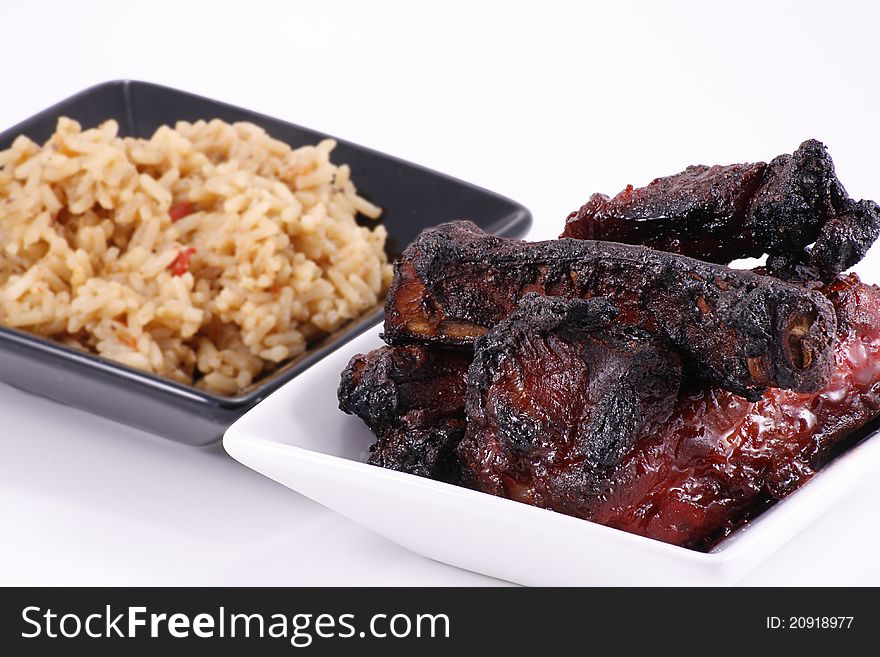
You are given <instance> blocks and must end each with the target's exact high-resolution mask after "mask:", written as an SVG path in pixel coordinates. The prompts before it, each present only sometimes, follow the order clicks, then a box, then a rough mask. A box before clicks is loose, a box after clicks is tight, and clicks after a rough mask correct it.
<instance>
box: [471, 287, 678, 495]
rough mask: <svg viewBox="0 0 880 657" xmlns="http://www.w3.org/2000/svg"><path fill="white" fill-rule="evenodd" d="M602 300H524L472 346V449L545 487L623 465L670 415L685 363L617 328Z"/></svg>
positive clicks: (647, 339)
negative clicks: (492, 454) (482, 447)
mask: <svg viewBox="0 0 880 657" xmlns="http://www.w3.org/2000/svg"><path fill="white" fill-rule="evenodd" d="M614 314H615V313H614V311H613V308H612V306H611V305H610V304H609V303H608V302H607V301H605V300H604V299H592V300H590V301H585V300H582V299H571V300H568V299H560V298H553V297H543V296H538V295H536V294H528V295H526V296H525V297H524V298H523V299H522V300H521V301H520V302H519V305H518V306H517V309H516V310H514V311H513V313H511V315H510V316H509V317H508V318H507V319H505V320H503V321H502V322H500V323H499V324H498V325H497V326H495V328H493V329H492V330H491V331H489V333H488V334H486V335H485V336H483V337H481V338H479V339H478V340H477V341H476V343H475V345H474V362H473V364H472V365H471V367H470V370H469V372H468V388H467V397H466V405H465V408H466V413H467V421H468V428H467V434H468V436H469V438H468V440H469V441H470V442H472V443H479V444H489V443H491V444H493V445H495V446H497V447H498V449H499V450H500V451H499V452H498V453H497V454H496V459H497V460H498V462H501V461H504V462H505V466H504V467H505V468H508V469H510V470H511V471H516V472H518V473H520V477H521V479H530V478H531V479H538V478H541V477H545V476H547V475H548V473H552V472H554V471H557V470H559V469H560V468H562V469H567V468H573V467H577V468H578V469H580V470H582V471H584V472H593V473H599V472H602V471H603V470H604V469H605V468H608V467H611V466H614V465H617V463H618V462H619V461H620V459H621V458H622V457H623V456H624V455H625V454H626V453H627V452H628V451H629V450H630V448H631V447H632V445H633V443H634V442H635V439H636V436H637V435H638V434H639V432H641V431H643V430H644V429H645V428H646V427H655V428H656V427H658V426H659V425H660V423H662V422H663V421H664V420H665V419H666V418H667V417H668V416H669V413H670V412H671V410H672V406H673V404H674V403H675V401H676V399H677V397H678V388H679V385H680V383H681V360H680V359H679V357H678V355H677V354H675V353H674V352H672V351H670V350H669V349H668V347H667V346H666V345H665V344H664V343H663V342H662V341H660V340H658V339H657V338H654V337H651V336H649V335H647V334H645V333H644V332H642V331H639V330H638V329H633V328H627V327H619V326H615V325H613V324H612V323H611V320H612V319H613V317H614Z"/></svg>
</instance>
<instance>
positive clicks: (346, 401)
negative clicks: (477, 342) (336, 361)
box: [338, 345, 470, 483]
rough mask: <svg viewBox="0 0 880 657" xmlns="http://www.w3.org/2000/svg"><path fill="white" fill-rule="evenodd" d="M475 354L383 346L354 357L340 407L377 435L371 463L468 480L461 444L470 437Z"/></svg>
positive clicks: (454, 480)
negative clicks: (467, 411) (469, 379)
mask: <svg viewBox="0 0 880 657" xmlns="http://www.w3.org/2000/svg"><path fill="white" fill-rule="evenodd" d="M469 365H470V356H469V355H467V354H463V353H459V352H456V351H450V350H447V349H443V348H440V347H431V346H427V345H409V346H404V347H382V348H380V349H376V350H374V351H371V352H370V353H369V354H359V355H357V356H354V357H353V358H352V359H351V361H350V362H349V364H348V366H347V367H346V368H345V370H344V371H343V373H342V377H341V381H340V384H339V390H338V397H339V408H340V409H342V410H343V411H345V412H346V413H349V414H353V415H357V416H358V417H360V418H361V419H362V420H363V421H364V422H365V423H366V424H367V426H368V427H370V429H372V430H373V432H374V433H375V434H376V437H377V442H376V444H375V445H374V446H373V447H372V448H371V454H370V459H369V462H370V463H372V464H374V465H379V466H381V467H385V468H390V469H392V470H400V471H401V472H409V473H411V474H417V475H420V476H423V477H430V478H432V479H437V480H440V481H447V482H450V483H463V480H462V470H461V466H460V464H459V461H458V458H457V456H456V455H455V448H456V446H457V445H458V443H459V441H460V440H461V438H462V436H463V435H464V425H465V419H464V394H465V386H466V374H467V369H468V366H469Z"/></svg>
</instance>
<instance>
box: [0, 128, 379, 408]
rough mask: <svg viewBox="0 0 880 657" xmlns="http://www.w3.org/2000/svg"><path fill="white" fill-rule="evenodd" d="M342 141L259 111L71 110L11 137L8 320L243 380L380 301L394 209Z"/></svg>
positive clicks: (3, 269) (211, 382)
mask: <svg viewBox="0 0 880 657" xmlns="http://www.w3.org/2000/svg"><path fill="white" fill-rule="evenodd" d="M334 146H335V143H334V142H333V141H332V140H329V139H328V140H324V141H322V142H320V143H319V144H317V145H315V146H304V147H301V148H297V149H292V148H291V147H290V146H288V145H287V144H285V143H283V142H280V141H277V140H275V139H272V138H271V137H270V136H269V135H267V134H266V133H265V131H263V130H262V129H261V128H259V127H257V126H255V125H253V124H250V123H235V124H231V125H230V124H228V123H224V122H223V121H220V120H217V119H215V120H212V121H208V122H205V121H196V122H195V123H187V122H184V121H181V122H178V123H177V125H176V126H175V127H174V128H171V127H168V126H162V127H160V128H159V129H158V130H156V132H155V134H154V135H153V136H152V137H151V138H150V139H133V138H128V137H120V136H119V135H118V125H117V124H116V122H115V121H107V122H105V123H103V124H102V125H100V126H99V127H97V128H94V129H89V130H85V131H83V130H82V129H81V128H80V125H79V124H78V123H76V122H75V121H72V120H70V119H67V118H61V119H59V121H58V126H57V130H56V132H55V134H53V135H52V137H51V138H50V139H49V140H48V141H47V142H46V144H44V145H43V146H42V147H41V146H39V145H38V144H36V143H34V142H33V141H31V140H30V139H28V138H27V137H25V136H21V137H18V138H17V139H16V140H15V142H14V143H13V145H12V147H11V148H9V149H8V150H5V151H2V152H0V244H2V249H0V324H3V325H5V326H9V327H13V328H16V329H20V330H24V331H29V332H31V333H35V334H38V335H41V336H44V337H48V338H52V339H54V340H57V341H59V342H62V343H64V344H66V345H68V346H70V347H74V348H76V349H82V350H85V351H89V352H92V353H96V354H99V355H101V356H103V357H105V358H109V359H111V360H114V361H116V362H119V363H123V364H125V365H129V366H132V367H136V368H139V369H143V370H147V371H149V372H153V373H155V374H159V375H163V376H167V377H170V378H172V379H174V380H176V381H180V382H182V383H187V384H195V385H197V386H199V387H201V388H205V389H207V390H210V391H212V392H217V393H221V394H235V393H236V392H238V391H240V390H241V389H242V388H245V387H247V386H248V385H249V384H250V383H251V382H252V381H254V380H255V379H257V378H258V377H259V376H260V374H261V373H263V372H264V371H265V370H267V369H268V368H271V367H273V366H275V365H276V364H278V363H280V362H282V361H285V360H287V359H289V358H292V357H294V356H297V355H298V354H301V353H302V352H303V351H305V349H306V348H307V345H308V344H309V343H310V342H311V341H313V340H315V339H316V338H319V337H320V336H322V335H325V334H327V333H329V332H331V331H333V330H335V329H337V328H338V327H340V326H341V325H342V324H344V323H345V322H346V321H348V320H350V319H352V318H354V317H357V316H358V315H360V314H362V313H363V312H364V311H365V310H367V309H369V308H370V307H372V306H374V305H375V304H377V303H378V302H379V299H380V297H381V295H382V294H383V293H384V291H385V290H386V288H387V286H388V283H389V281H390V279H391V268H390V265H389V264H388V262H387V259H386V256H385V250H384V247H385V239H386V232H385V229H384V227H382V226H381V225H375V227H374V228H372V229H370V228H367V227H364V226H360V225H358V223H357V222H356V221H355V217H356V215H358V214H361V215H364V216H365V217H368V218H369V219H377V218H378V217H379V215H380V213H381V210H380V209H379V208H378V207H376V206H375V205H373V204H372V203H370V202H368V201H367V200H365V199H364V198H361V197H360V196H358V194H357V191H356V189H355V187H354V184H353V182H352V180H351V178H350V176H351V171H350V169H349V167H348V166H347V165H344V164H342V165H335V164H333V163H332V162H331V161H330V153H331V151H332V150H333V147H334Z"/></svg>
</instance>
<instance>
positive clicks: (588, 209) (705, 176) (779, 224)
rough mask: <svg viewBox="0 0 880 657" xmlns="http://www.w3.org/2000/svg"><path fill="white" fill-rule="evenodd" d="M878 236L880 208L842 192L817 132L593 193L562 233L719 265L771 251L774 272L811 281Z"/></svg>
mask: <svg viewBox="0 0 880 657" xmlns="http://www.w3.org/2000/svg"><path fill="white" fill-rule="evenodd" d="M878 235H880V206H878V205H877V204H876V203H874V202H873V201H858V202H856V201H854V200H853V199H851V198H850V197H849V196H848V195H847V193H846V190H845V189H844V188H843V185H841V184H840V181H839V180H838V179H837V176H836V175H835V173H834V163H833V162H832V161H831V157H830V156H829V155H828V152H827V151H826V150H825V146H823V145H822V143H821V142H818V141H816V140H815V139H810V140H808V141H805V142H804V143H803V144H801V145H800V147H799V148H798V149H797V150H796V151H795V152H794V153H793V154H792V155H780V156H779V157H777V158H775V159H774V160H773V161H772V162H770V163H769V164H766V163H764V162H755V163H753V164H732V165H728V166H717V165H716V166H712V167H708V166H704V165H699V166H690V167H688V168H687V169H685V170H684V171H682V172H681V173H678V174H675V175H673V176H667V177H664V178H657V179H656V180H654V181H653V182H652V183H651V184H649V185H648V186H647V187H642V188H639V189H633V187H632V185H630V186H628V187H627V188H626V189H625V190H623V191H622V192H620V193H619V194H618V195H617V196H615V197H614V198H609V197H607V196H605V195H604V194H594V195H593V196H592V197H591V198H590V200H589V201H588V202H587V203H586V204H585V205H584V206H583V207H581V209H580V210H578V211H577V212H573V213H572V214H571V215H569V217H568V220H567V221H566V225H565V231H564V232H563V233H562V237H575V238H579V239H593V240H607V241H611V242H623V243H626V244H640V245H643V246H649V247H651V248H654V249H659V250H662V251H669V252H671V253H679V254H682V255H686V256H690V257H693V258H699V259H700V260H706V261H709V262H717V263H721V264H726V263H729V262H730V261H731V260H734V259H736V258H745V257H760V256H762V255H763V254H764V253H768V254H769V255H770V258H769V260H768V267H769V269H770V271H771V272H773V273H774V274H781V275H782V276H784V277H788V276H796V277H799V276H800V275H802V273H803V272H802V270H801V267H802V266H803V265H806V266H808V267H810V268H811V270H812V276H809V275H808V276H807V278H822V279H824V280H826V281H827V280H832V279H833V278H834V276H835V275H836V274H838V273H840V272H842V271H844V270H845V269H848V268H849V267H851V266H852V265H854V264H855V263H857V262H858V261H859V260H861V259H862V258H863V257H864V255H865V253H866V252H867V251H868V248H869V247H870V246H871V244H873V243H874V240H876V239H877V236H878ZM814 242H815V244H814V246H813V247H812V248H811V249H810V250H807V247H808V246H809V245H810V244H813V243H814ZM807 273H809V272H807Z"/></svg>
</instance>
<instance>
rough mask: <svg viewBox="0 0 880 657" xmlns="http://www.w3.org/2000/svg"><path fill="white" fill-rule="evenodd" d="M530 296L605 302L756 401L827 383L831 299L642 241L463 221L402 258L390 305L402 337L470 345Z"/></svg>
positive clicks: (393, 330) (711, 377) (702, 371)
mask: <svg viewBox="0 0 880 657" xmlns="http://www.w3.org/2000/svg"><path fill="white" fill-rule="evenodd" d="M528 292H537V293H539V294H542V295H545V296H558V297H565V298H569V299H572V298H591V297H596V296H604V297H607V298H608V300H609V301H610V302H611V303H612V304H613V305H614V306H615V307H616V308H617V310H618V317H617V320H618V322H620V323H622V324H625V325H629V326H635V327H637V328H640V329H642V330H644V331H646V332H648V333H650V334H652V335H655V336H658V337H661V338H663V339H665V340H668V341H669V342H670V343H671V345H672V346H673V347H674V348H675V349H676V350H677V351H678V352H679V353H680V354H681V355H682V356H683V358H684V361H685V365H686V367H687V368H688V369H689V371H690V372H692V373H694V374H696V375H698V376H700V377H702V378H703V379H705V380H707V381H710V382H712V383H715V384H717V385H719V386H721V387H723V388H725V389H727V390H730V391H732V392H735V393H737V394H739V395H742V396H744V397H747V398H748V399H750V400H756V399H759V398H760V397H761V395H762V394H763V392H764V390H765V389H766V388H767V387H768V386H770V387H781V388H790V389H793V390H798V391H802V392H809V391H815V390H817V389H819V388H820V387H821V386H823V385H824V384H825V383H827V380H828V377H829V375H830V371H831V357H832V347H833V342H834V332H835V317H834V311H833V309H832V307H831V305H830V303H829V302H828V300H827V299H826V298H825V297H823V296H822V295H821V294H819V293H818V292H815V291H811V290H808V289H805V287H804V286H798V285H794V284H790V283H787V282H784V281H781V280H777V279H775V278H771V277H765V276H759V275H756V274H754V273H751V272H748V271H742V270H733V269H730V268H728V267H723V266H719V265H714V264H709V263H705V262H701V261H699V260H694V259H691V258H686V257H682V256H677V255H674V254H669V253H664V252H661V251H656V250H653V249H648V248H644V247H638V246H627V245H623V244H616V243H610V242H597V241H592V240H576V239H560V240H552V241H547V242H531V243H530V242H523V241H518V240H508V239H502V238H498V237H492V236H490V235H486V234H485V233H483V232H482V231H481V230H480V229H479V228H477V227H476V226H475V225H474V224H472V223H470V222H467V221H458V222H452V223H448V224H443V225H441V226H438V227H436V228H433V229H430V230H427V231H424V232H423V233H422V234H421V236H420V237H419V238H418V239H417V240H416V242H414V243H413V244H412V245H411V246H410V247H409V248H408V249H407V250H406V251H405V252H404V254H403V256H402V258H401V260H400V261H399V262H398V263H397V264H396V265H395V276H394V280H393V282H392V284H391V289H390V291H389V294H388V303H387V305H386V310H385V337H386V340H387V341H388V342H390V343H393V344H405V343H408V342H414V341H419V342H424V341H428V342H433V343H437V344H446V345H458V346H461V345H470V344H473V342H474V340H476V339H477V338H478V337H480V336H481V335H484V334H485V333H487V332H488V330H489V329H490V328H491V327H493V326H495V325H496V324H497V323H498V322H500V321H501V320H503V319H504V318H505V317H507V316H508V315H509V314H510V313H511V312H513V310H514V308H515V307H516V304H517V302H518V301H519V299H520V298H522V297H523V296H524V295H525V294H527V293H528Z"/></svg>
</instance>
